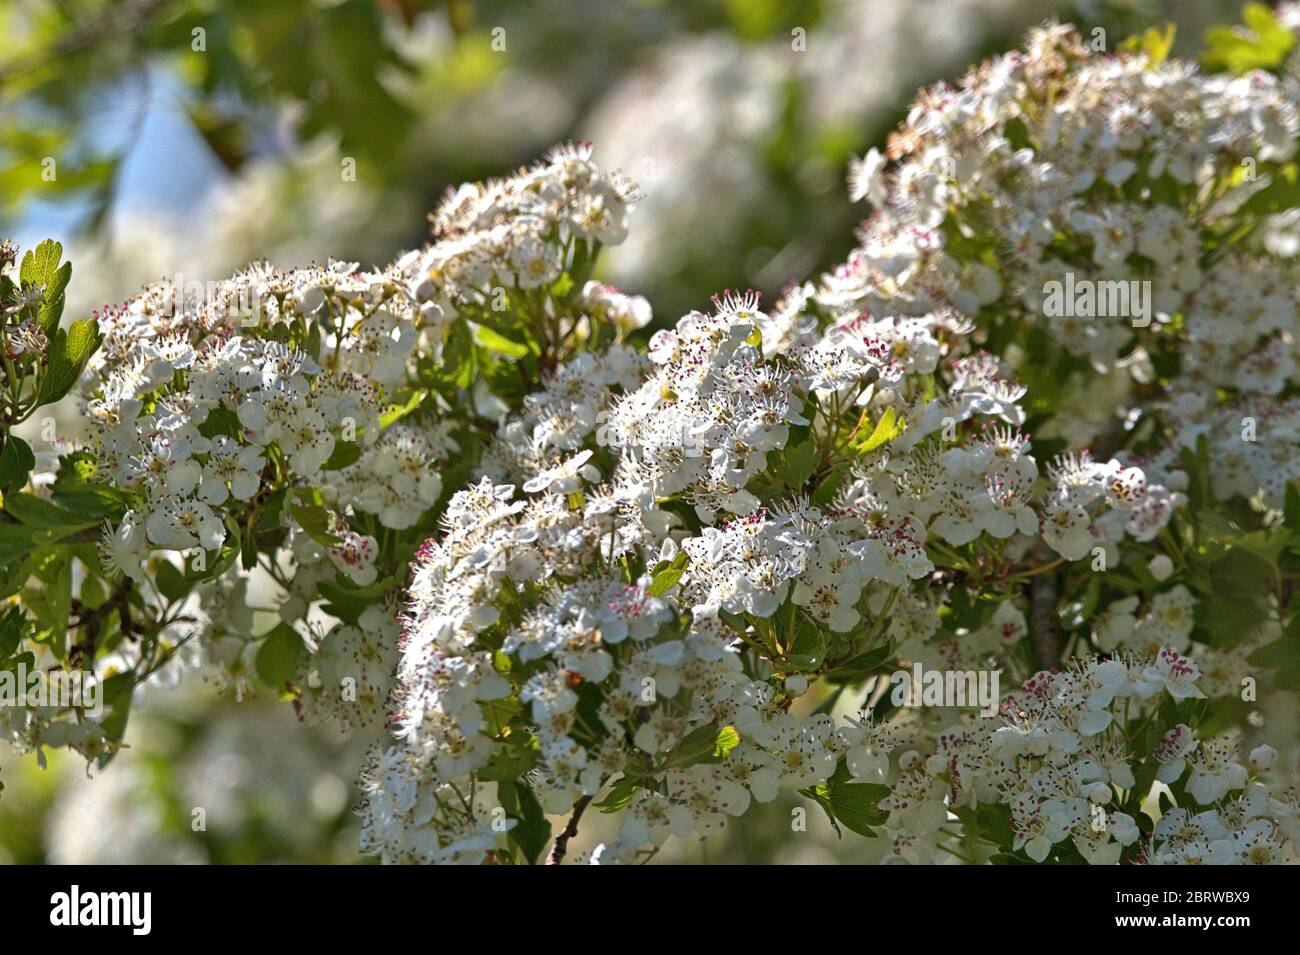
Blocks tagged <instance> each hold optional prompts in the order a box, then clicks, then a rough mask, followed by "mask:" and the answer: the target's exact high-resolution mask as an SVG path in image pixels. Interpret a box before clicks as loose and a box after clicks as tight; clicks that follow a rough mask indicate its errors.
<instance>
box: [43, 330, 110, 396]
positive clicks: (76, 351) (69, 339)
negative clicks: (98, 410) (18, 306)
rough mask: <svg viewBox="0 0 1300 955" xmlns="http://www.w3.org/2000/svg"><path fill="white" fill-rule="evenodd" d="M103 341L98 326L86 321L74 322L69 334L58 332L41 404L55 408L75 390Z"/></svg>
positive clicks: (45, 378) (46, 370)
mask: <svg viewBox="0 0 1300 955" xmlns="http://www.w3.org/2000/svg"><path fill="white" fill-rule="evenodd" d="M101 341H103V336H101V335H100V334H99V325H98V323H96V322H94V321H92V320H90V319H87V318H81V319H78V320H77V321H75V322H73V323H72V326H71V327H70V328H69V329H68V330H67V331H66V332H65V331H64V330H63V329H61V328H60V329H58V330H57V331H55V333H54V334H53V336H51V338H50V347H49V350H48V351H47V355H48V357H49V366H48V367H47V368H46V369H45V374H44V376H43V377H42V378H41V390H40V395H39V398H38V400H39V403H40V404H42V405H48V404H52V403H53V402H55V401H58V400H59V399H60V398H62V397H63V396H64V395H66V394H67V393H68V392H69V391H71V390H72V386H73V385H75V384H76V383H77V378H78V377H79V376H80V375H81V369H82V367H83V366H84V365H85V364H86V359H88V358H89V357H90V356H91V355H93V354H94V352H95V349H96V348H98V347H99V344H100V342H101Z"/></svg>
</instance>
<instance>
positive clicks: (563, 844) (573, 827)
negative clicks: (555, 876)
mask: <svg viewBox="0 0 1300 955" xmlns="http://www.w3.org/2000/svg"><path fill="white" fill-rule="evenodd" d="M590 802H591V797H590V796H583V797H582V798H581V799H579V800H578V801H577V802H575V803H574V804H573V815H571V816H570V817H569V824H568V825H567V826H565V827H564V831H563V832H561V833H560V834H559V835H558V836H556V837H555V846H554V847H553V848H552V849H551V854H550V855H549V856H547V858H546V864H547V865H559V864H560V861H561V860H562V859H563V858H564V853H565V852H567V851H568V848H569V840H570V839H572V838H573V837H574V836H576V835H577V834H578V823H579V822H581V821H582V814H583V813H584V812H586V811H587V806H588V804H590Z"/></svg>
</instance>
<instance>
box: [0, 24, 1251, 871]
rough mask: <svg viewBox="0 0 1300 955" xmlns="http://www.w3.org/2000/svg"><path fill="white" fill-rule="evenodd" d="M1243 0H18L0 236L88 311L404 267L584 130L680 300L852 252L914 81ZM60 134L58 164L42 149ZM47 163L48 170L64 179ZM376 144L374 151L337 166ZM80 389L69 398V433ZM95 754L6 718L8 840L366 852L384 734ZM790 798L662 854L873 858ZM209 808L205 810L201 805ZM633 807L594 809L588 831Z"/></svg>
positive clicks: (189, 701)
mask: <svg viewBox="0 0 1300 955" xmlns="http://www.w3.org/2000/svg"><path fill="white" fill-rule="evenodd" d="M1240 6H1241V3H1240V2H1233V0H529V2H504V0H5V3H3V4H0V237H3V236H9V237H12V238H14V239H15V240H16V241H18V242H19V243H20V244H21V245H22V246H24V247H27V246H31V245H33V244H35V243H36V242H37V241H39V240H41V239H43V238H45V237H47V236H49V237H53V238H55V239H57V240H59V241H61V242H62V243H63V244H64V246H65V257H66V258H69V259H71V261H72V262H73V269H74V271H73V280H72V285H71V287H70V289H69V292H68V313H69V314H71V315H72V316H73V317H81V316H82V315H86V314H89V312H90V311H91V310H92V309H95V308H98V307H100V306H102V305H104V304H106V303H113V302H120V301H122V300H123V299H125V298H126V297H128V296H129V295H130V294H132V293H133V292H134V291H135V290H136V289H137V288H139V286H140V285H142V284H143V283H145V282H148V281H152V280H156V279H161V278H164V277H166V278H173V279H175V278H176V277H177V276H181V277H183V279H184V280H185V281H191V280H198V281H206V280H211V279H217V278H221V277H224V276H226V275H228V274H229V273H230V272H232V271H234V270H235V269H236V268H238V267H240V266H241V265H243V264H244V263H246V262H248V261H249V260H252V259H258V258H263V259H269V260H271V261H273V262H275V263H277V264H280V265H285V266H290V265H302V264H307V263H310V262H313V261H315V262H322V261H324V260H326V259H327V258H329V257H333V258H338V259H344V260H355V261H359V262H362V263H364V264H367V265H369V264H373V263H379V262H384V261H387V260H389V259H391V258H392V257H393V256H394V255H395V254H396V253H398V252H399V251H401V250H402V249H406V248H411V247H413V246H417V245H419V244H421V242H422V241H423V240H424V236H425V229H426V219H425V216H426V213H427V212H428V210H429V209H430V208H431V207H432V206H433V205H434V204H435V203H436V202H437V200H438V197H439V196H440V195H441V193H442V191H443V190H444V189H445V188H446V187H447V186H448V185H452V184H455V183H458V182H461V181H465V180H471V179H479V178H484V177H487V176H491V175H494V174H500V173H503V172H506V171H509V170H510V169H511V168H513V167H515V166H517V165H520V164H525V163H528V162H530V161H531V160H532V159H534V158H535V157H536V156H537V155H538V154H539V153H540V152H542V151H543V150H545V149H546V148H547V147H548V146H550V145H552V144H553V143H556V142H560V141H564V140H568V139H585V140H590V141H591V142H592V143H594V144H595V158H596V159H597V161H598V162H600V163H601V164H602V165H603V166H606V167H610V168H621V169H623V170H624V171H625V172H626V173H628V174H629V175H630V176H631V177H632V178H634V179H636V180H637V181H638V182H639V183H640V184H641V187H642V190H643V192H644V195H645V199H644V202H643V203H642V205H641V206H640V207H639V208H638V210H637V212H636V213H635V215H634V218H633V221H632V231H631V236H630V238H629V240H628V241H627V242H626V243H625V244H624V245H622V246H620V247H618V248H616V249H613V250H611V251H610V252H609V253H608V254H607V257H606V258H605V259H604V260H603V264H602V270H603V277H604V278H605V279H606V280H608V281H612V282H614V283H616V284H618V285H620V286H622V287H623V288H625V289H626V290H628V291H630V292H635V293H638V294H642V295H646V296H648V297H649V299H650V301H651V303H652V304H653V306H654V309H655V314H656V321H657V322H671V321H673V320H675V319H676V318H677V317H678V316H679V315H681V314H682V313H684V312H685V311H687V310H689V309H691V308H694V307H699V306H702V305H704V304H705V303H706V302H707V300H708V298H709V296H710V295H711V294H712V293H714V292H717V291H721V290H722V289H724V288H738V287H739V288H746V287H748V288H755V289H760V290H762V291H763V292H764V293H765V296H766V297H767V299H768V300H769V301H770V300H771V298H772V297H774V296H775V294H776V293H777V292H778V291H779V290H780V289H781V288H782V287H783V286H784V285H786V284H787V283H788V282H790V281H792V280H802V279H806V278H809V277H813V276H815V275H816V274H818V273H819V272H820V271H821V270H823V269H825V268H826V267H828V266H830V265H832V264H834V263H835V262H836V261H837V260H838V259H841V258H843V256H844V255H845V254H846V253H847V251H848V250H849V248H851V246H852V230H853V226H854V225H855V224H856V221H857V219H858V217H859V216H860V215H861V214H862V209H863V207H861V206H857V207H852V206H850V205H849V203H848V201H847V196H846V190H845V187H844V184H843V173H844V168H845V164H846V162H847V160H848V158H849V156H850V155H852V154H855V153H857V154H860V153H861V152H863V151H864V150H865V149H867V148H868V147H870V146H872V145H881V146H882V145H883V142H884V138H885V135H886V133H887V132H888V130H889V129H890V128H892V127H893V126H894V125H895V124H897V123H898V122H899V121H901V120H902V119H903V117H904V116H905V115H906V112H907V108H908V105H909V103H910V102H911V99H912V96H913V94H914V93H915V91H916V89H917V88H918V87H921V86H923V85H927V84H930V83H933V82H936V81H938V80H943V79H950V80H951V79H956V78H958V77H959V76H960V75H961V74H962V72H964V70H965V68H966V67H967V66H969V65H971V64H973V63H975V62H977V61H978V60H980V59H981V58H983V57H984V56H986V55H988V54H990V53H993V52H995V51H998V50H1004V49H1008V48H1010V47H1012V46H1014V45H1015V44H1016V43H1017V41H1018V40H1019V39H1020V37H1021V36H1022V34H1023V32H1024V30H1025V28H1026V27H1027V26H1028V25H1030V24H1032V23H1035V22H1038V21H1041V20H1045V19H1049V18H1052V17H1057V18H1060V19H1062V20H1069V21H1071V22H1074V23H1076V24H1078V25H1079V26H1080V27H1081V28H1083V30H1084V32H1085V34H1086V35H1088V36H1092V35H1093V31H1094V30H1095V29H1097V28H1100V29H1102V30H1104V31H1105V36H1106V38H1107V42H1108V44H1109V47H1108V48H1113V47H1114V45H1115V44H1118V42H1119V41H1120V40H1121V39H1122V38H1123V37H1124V36H1125V35H1127V34H1129V33H1131V32H1134V31H1136V30H1140V29H1143V28H1145V27H1147V26H1151V25H1163V24H1165V23H1168V22H1172V23H1174V24H1176V26H1177V28H1178V34H1177V41H1176V48H1175V49H1176V52H1180V53H1186V54H1191V53H1194V52H1195V51H1196V50H1197V49H1198V48H1199V44H1200V39H1201V35H1202V32H1203V30H1204V29H1205V28H1206V27H1207V26H1209V25H1211V24H1214V23H1224V22H1229V23H1235V22H1237V21H1238V20H1239V16H1238V8H1239V7H1240ZM50 160H53V166H51V165H50ZM50 170H53V172H54V175H53V178H51V177H50V174H49V173H50ZM352 170H355V175H354V176H353V175H345V174H344V173H345V171H346V172H349V173H350V172H351V171H352ZM78 422H79V417H78V413H77V408H76V406H75V403H68V404H67V405H66V406H65V407H64V408H62V409H60V417H59V428H60V431H61V433H63V434H67V435H72V436H75V434H76V432H77V428H78V426H79V425H78ZM143 692H144V693H145V695H146V697H147V698H146V699H144V700H142V701H139V704H138V705H136V706H135V707H134V708H133V716H132V723H131V726H130V729H129V732H128V737H127V743H128V747H129V748H128V749H126V750H125V751H124V752H123V753H122V755H121V756H120V757H119V758H118V759H117V760H116V761H115V762H114V763H113V764H112V766H110V767H109V768H108V769H107V770H105V771H104V772H103V773H102V774H99V773H94V774H92V773H88V772H87V769H86V767H85V765H84V763H83V762H82V761H81V760H80V759H79V758H68V757H67V756H66V755H64V754H60V753H54V754H49V755H50V758H49V765H48V766H47V767H46V768H44V769H42V768H40V767H38V766H37V763H36V760H35V758H34V757H32V756H20V755H18V754H16V753H14V752H13V751H11V750H10V749H8V748H7V745H6V744H4V743H0V782H2V783H3V786H4V791H3V793H2V794H0V862H9V863H36V862H56V863H106V862H185V863H206V862H210V863H226V862H357V861H364V860H362V859H361V857H360V856H359V854H358V852H357V848H356V846H357V826H356V823H355V820H354V817H353V815H352V813H351V807H352V806H353V804H354V803H355V801H356V792H355V790H354V788H353V785H352V779H353V774H354V772H355V769H356V768H357V766H359V764H360V762H361V759H362V751H363V745H362V743H361V742H360V741H358V740H354V739H348V738H346V737H344V736H342V735H340V734H336V733H332V732H330V731H329V730H328V729H320V728H309V727H306V726H304V725H301V724H299V723H298V721H297V719H296V717H295V715H294V713H293V710H292V709H291V708H290V707H289V706H288V705H286V704H284V703H280V702H278V701H276V700H275V699H273V698H271V697H270V696H269V695H263V696H251V697H248V696H246V697H245V698H244V699H242V700H240V701H236V700H234V699H232V698H230V697H223V696H219V695H217V694H216V693H215V692H214V691H213V690H211V689H210V688H208V687H205V686H203V685H202V684H201V683H199V682H198V681H197V680H194V681H191V682H187V683H183V684H182V685H181V686H179V687H176V688H168V687H166V686H150V687H148V688H146V689H145V690H144V691H143ZM794 805H795V803H794V797H791V798H790V799H789V801H778V802H776V803H774V804H771V805H768V806H762V807H757V808H756V809H755V810H753V811H751V812H750V813H749V814H747V815H746V816H745V817H743V818H742V819H740V820H736V821H734V822H733V823H732V824H731V826H729V828H728V830H727V831H726V832H725V833H724V834H723V835H722V836H719V837H717V838H715V839H713V840H710V842H709V843H707V844H703V843H698V844H681V843H676V842H670V844H669V846H668V847H667V848H666V849H665V851H664V852H662V853H661V854H660V856H659V857H658V859H657V860H656V861H659V862H701V861H709V862H825V861H845V862H857V861H874V860H875V859H876V858H877V857H878V856H879V855H880V853H881V851H882V847H881V846H880V845H878V844H874V843H872V842H869V841H867V840H863V839H861V838H857V837H853V836H852V834H849V836H848V837H847V838H846V839H844V840H843V841H841V840H838V839H837V838H836V836H835V834H834V832H833V831H832V830H831V828H830V826H829V825H828V824H827V823H826V821H825V820H824V818H821V817H820V816H819V815H818V814H817V813H816V810H815V808H814V809H813V811H811V812H810V813H809V815H808V833H809V837H808V838H800V839H796V840H792V839H790V838H789V837H788V833H789V825H790V820H791V809H792V807H793V806H794ZM196 808H202V810H203V814H204V817H205V818H204V821H205V823H206V827H205V828H204V829H203V830H201V831H196V830H195V827H194V825H193V824H192V823H193V820H194V818H195V814H194V810H195V809H196ZM611 825H612V819H608V818H606V819H602V818H600V817H599V816H598V814H594V813H593V814H589V815H588V816H587V817H586V818H585V819H584V824H583V831H582V836H581V839H580V840H579V842H580V843H581V844H590V843H592V842H594V841H599V840H600V838H601V836H602V829H606V830H608V828H609V827H610V826H611Z"/></svg>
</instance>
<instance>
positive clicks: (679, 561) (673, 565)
mask: <svg viewBox="0 0 1300 955" xmlns="http://www.w3.org/2000/svg"><path fill="white" fill-rule="evenodd" d="M688 562H689V558H688V557H687V556H686V552H685V551H681V552H679V553H678V554H677V556H676V557H674V558H673V559H672V560H671V561H660V563H659V564H658V566H656V567H655V571H654V577H653V578H652V579H651V581H650V587H649V592H650V596H652V597H662V596H663V595H664V594H666V593H668V591H670V590H672V589H673V587H675V586H676V585H677V582H678V581H679V580H681V579H682V574H684V573H685V572H686V565H687V563H688Z"/></svg>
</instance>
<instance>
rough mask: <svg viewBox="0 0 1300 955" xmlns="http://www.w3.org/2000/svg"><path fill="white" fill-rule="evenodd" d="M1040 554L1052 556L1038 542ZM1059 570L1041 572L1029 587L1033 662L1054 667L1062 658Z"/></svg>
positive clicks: (1040, 667)
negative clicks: (1057, 582)
mask: <svg viewBox="0 0 1300 955" xmlns="http://www.w3.org/2000/svg"><path fill="white" fill-rule="evenodd" d="M1038 550H1039V552H1040V554H1041V555H1042V556H1043V557H1044V558H1047V557H1050V556H1051V555H1050V554H1049V553H1047V548H1046V547H1045V546H1044V545H1042V544H1041V543H1040V544H1039V548H1038ZM1056 601H1057V588H1056V574H1054V573H1046V574H1038V575H1037V576H1036V577H1034V578H1033V583H1032V584H1031V585H1030V589H1029V635H1030V636H1031V637H1032V638H1033V641H1034V664H1035V665H1036V666H1037V668H1038V669H1039V670H1051V669H1052V668H1054V667H1055V666H1056V665H1057V664H1059V663H1060V662H1061V615H1060V614H1059V613H1058V612H1057V610H1056Z"/></svg>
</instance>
